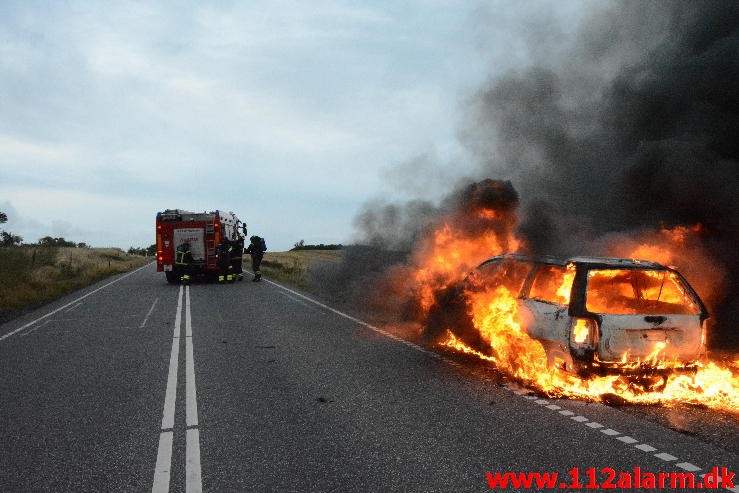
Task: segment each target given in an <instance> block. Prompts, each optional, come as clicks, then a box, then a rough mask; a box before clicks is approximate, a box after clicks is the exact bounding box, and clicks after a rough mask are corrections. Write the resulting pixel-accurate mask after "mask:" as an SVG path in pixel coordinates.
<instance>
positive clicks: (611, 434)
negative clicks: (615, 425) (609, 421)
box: [600, 428, 621, 437]
mask: <svg viewBox="0 0 739 493" xmlns="http://www.w3.org/2000/svg"><path fill="white" fill-rule="evenodd" d="M600 432H601V433H603V434H604V435H608V436H609V437H613V436H616V435H620V434H621V432H620V431H616V430H612V429H610V428H606V429H605V430H600Z"/></svg>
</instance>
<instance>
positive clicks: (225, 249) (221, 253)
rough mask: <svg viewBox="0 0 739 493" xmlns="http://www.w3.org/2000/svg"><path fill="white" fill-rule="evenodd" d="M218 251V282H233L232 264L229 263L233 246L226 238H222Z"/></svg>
mask: <svg viewBox="0 0 739 493" xmlns="http://www.w3.org/2000/svg"><path fill="white" fill-rule="evenodd" d="M217 253H218V262H217V264H218V269H219V272H218V282H219V283H222V282H224V281H228V282H233V265H232V264H231V261H232V256H233V246H232V245H231V242H230V241H229V240H228V239H224V240H223V241H222V242H221V244H220V245H218V249H217Z"/></svg>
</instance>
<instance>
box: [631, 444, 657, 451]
mask: <svg viewBox="0 0 739 493" xmlns="http://www.w3.org/2000/svg"><path fill="white" fill-rule="evenodd" d="M634 448H638V449H639V450H643V451H644V452H654V451H655V450H657V449H656V448H654V447H652V446H651V445H647V444H646V443H640V444H639V445H634Z"/></svg>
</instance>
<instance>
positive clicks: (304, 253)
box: [244, 250, 342, 292]
mask: <svg viewBox="0 0 739 493" xmlns="http://www.w3.org/2000/svg"><path fill="white" fill-rule="evenodd" d="M341 255H342V252H341V250H298V251H294V252H267V253H265V254H264V259H263V260H262V273H263V274H264V275H265V276H266V277H268V278H270V279H272V280H274V281H278V282H282V283H285V284H288V285H291V286H293V287H296V288H298V289H301V290H304V291H308V292H310V291H311V285H310V271H311V269H313V268H315V267H316V266H317V265H319V264H325V263H337V262H340V261H341ZM250 265H251V259H250V257H249V255H246V256H245V257H244V267H245V268H246V267H247V266H250Z"/></svg>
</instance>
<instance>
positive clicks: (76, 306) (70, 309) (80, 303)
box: [64, 301, 82, 313]
mask: <svg viewBox="0 0 739 493" xmlns="http://www.w3.org/2000/svg"><path fill="white" fill-rule="evenodd" d="M81 306H82V302H81V301H80V302H79V303H77V304H76V305H74V306H71V307H69V308H67V309H66V310H64V312H65V313H69V312H71V311H72V310H76V309H77V308H79V307H81Z"/></svg>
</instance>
